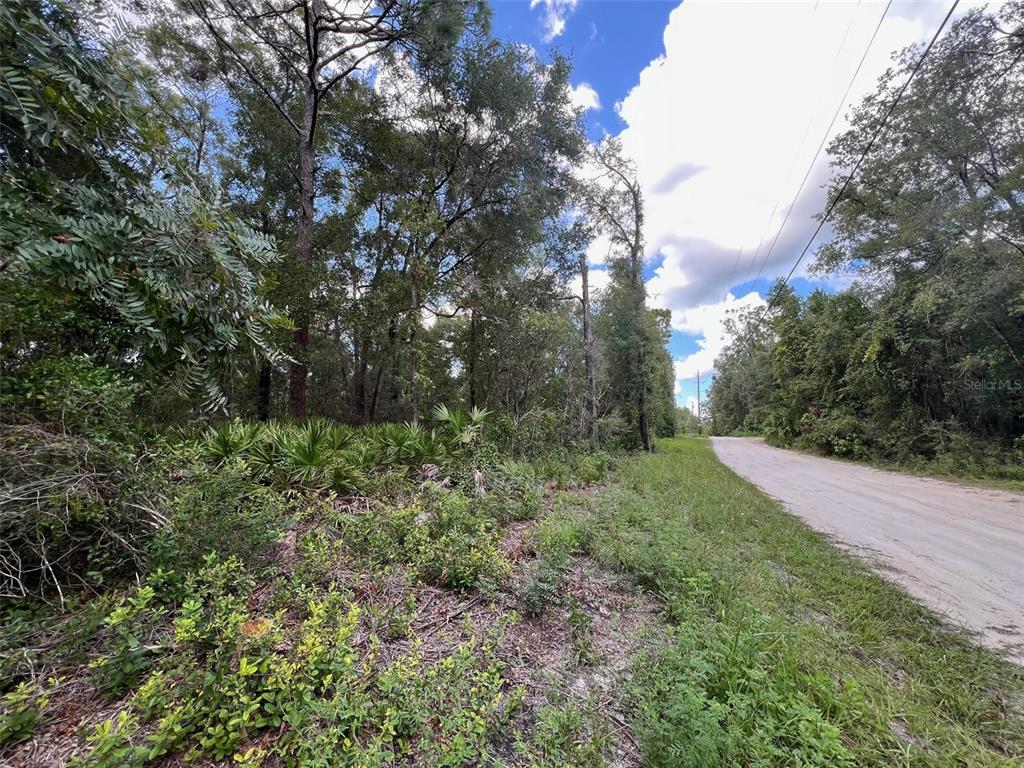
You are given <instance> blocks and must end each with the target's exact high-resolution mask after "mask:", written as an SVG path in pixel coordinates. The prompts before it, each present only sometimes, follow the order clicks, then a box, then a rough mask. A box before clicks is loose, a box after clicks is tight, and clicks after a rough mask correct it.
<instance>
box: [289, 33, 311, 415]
mask: <svg viewBox="0 0 1024 768" xmlns="http://www.w3.org/2000/svg"><path fill="white" fill-rule="evenodd" d="M314 51H315V49H314ZM314 55H315V54H314ZM300 128H301V134H300V136H299V229H298V236H297V237H296V240H295V261H296V262H297V263H298V267H299V272H300V275H301V277H300V284H301V285H302V286H303V287H305V286H306V284H307V282H308V281H307V273H308V271H309V269H310V268H311V267H312V266H313V215H314V210H315V208H314V204H315V195H316V190H315V185H316V147H315V146H314V143H313V139H314V134H315V132H316V92H315V91H314V90H313V84H312V83H311V82H307V83H306V88H305V91H304V93H303V99H302V124H301V126H300ZM308 301H309V296H308V295H305V296H302V297H301V302H300V304H299V306H298V307H297V308H296V310H295V317H294V318H293V320H294V322H295V336H294V339H295V355H294V357H295V362H293V363H292V364H291V367H290V370H289V372H288V415H289V416H291V417H292V418H293V419H304V418H306V379H307V377H308V369H307V367H306V360H307V352H308V348H309V322H310V317H309V315H310V311H309V306H308Z"/></svg>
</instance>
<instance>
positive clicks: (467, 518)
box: [415, 492, 510, 590]
mask: <svg viewBox="0 0 1024 768" xmlns="http://www.w3.org/2000/svg"><path fill="white" fill-rule="evenodd" d="M430 503H431V507H432V514H431V515H430V516H429V518H428V520H427V522H426V524H425V525H423V526H422V527H421V528H420V530H419V534H420V535H419V536H418V547H417V551H416V554H415V565H416V569H417V571H418V573H419V574H420V575H421V576H422V578H423V579H424V580H425V581H428V582H431V583H433V584H438V585H442V586H447V587H451V588H453V589H457V590H467V589H471V588H474V587H486V588H491V589H493V588H494V587H496V586H497V585H498V584H499V583H500V582H501V580H502V579H503V578H504V577H505V576H506V575H507V574H508V572H509V570H510V566H509V563H508V559H507V558H506V557H505V555H504V553H503V552H502V551H501V548H500V547H499V546H498V544H499V541H500V534H499V532H498V531H497V530H496V528H495V525H494V521H493V520H492V519H491V518H489V517H485V516H483V515H480V514H479V513H478V512H477V511H476V510H474V508H473V505H472V504H471V503H470V501H469V499H467V498H466V497H465V496H463V495H462V494H459V493H454V492H440V493H437V494H434V496H433V498H432V499H431V500H430Z"/></svg>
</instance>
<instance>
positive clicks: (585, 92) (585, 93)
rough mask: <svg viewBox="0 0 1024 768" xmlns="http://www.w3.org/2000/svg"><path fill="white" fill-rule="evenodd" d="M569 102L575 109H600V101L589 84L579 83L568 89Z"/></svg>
mask: <svg viewBox="0 0 1024 768" xmlns="http://www.w3.org/2000/svg"><path fill="white" fill-rule="evenodd" d="M569 100H570V101H571V102H572V105H573V106H574V107H576V108H577V109H583V110H587V109H595V110H596V109H600V108H601V99H600V97H599V96H598V95H597V91H595V90H594V87H593V86H592V85H591V84H590V83H580V84H579V85H573V86H570V87H569Z"/></svg>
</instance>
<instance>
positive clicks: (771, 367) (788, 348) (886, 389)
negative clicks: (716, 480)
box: [710, 2, 1024, 476]
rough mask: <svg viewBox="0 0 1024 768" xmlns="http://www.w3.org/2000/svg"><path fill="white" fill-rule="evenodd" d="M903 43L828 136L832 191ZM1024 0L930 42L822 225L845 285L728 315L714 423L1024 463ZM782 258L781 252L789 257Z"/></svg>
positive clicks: (902, 70)
mask: <svg viewBox="0 0 1024 768" xmlns="http://www.w3.org/2000/svg"><path fill="white" fill-rule="evenodd" d="M920 54H921V50H920V49H919V48H911V49H908V50H907V51H905V52H904V53H903V55H902V57H901V58H900V59H899V61H898V63H897V65H896V66H894V67H893V68H892V69H891V70H890V71H889V72H887V73H886V75H885V76H883V78H882V79H881V81H880V84H879V87H878V90H877V91H876V92H875V93H874V94H872V95H870V96H869V97H867V98H866V99H865V100H864V102H863V103H862V104H861V105H860V106H859V107H858V108H857V109H855V110H854V112H853V115H852V123H851V127H850V129H849V130H848V131H847V132H845V133H844V134H842V135H840V136H839V137H837V138H836V139H835V140H834V141H833V142H832V143H831V145H830V148H829V149H830V152H831V155H832V162H833V167H834V176H833V180H832V182H831V186H830V190H829V195H830V201H831V200H833V199H834V198H835V196H836V195H838V194H839V193H840V188H841V186H842V183H843V181H844V180H845V178H846V176H847V174H848V173H849V171H850V169H851V168H853V167H854V165H855V162H856V160H857V158H858V157H859V156H860V154H861V153H862V152H863V151H864V149H865V148H866V147H867V146H868V145H869V141H870V137H871V136H872V135H873V134H874V132H875V130H876V128H877V127H878V122H879V120H881V119H882V115H883V114H884V112H885V111H886V110H887V109H888V107H889V105H890V104H891V103H892V99H893V98H894V97H895V94H896V92H897V90H898V89H899V88H900V86H901V85H902V84H903V83H904V82H905V81H906V79H907V77H908V75H909V72H910V69H911V68H912V67H913V65H914V63H915V62H916V61H917V60H918V58H919V57H920ZM1022 105H1024V4H1022V3H1020V2H1015V3H1010V4H1008V5H1007V6H1005V7H1004V8H1003V9H1002V10H1001V11H999V12H998V13H992V12H986V11H984V10H974V11H971V12H970V13H968V14H966V15H965V16H964V17H962V18H961V19H959V20H958V21H957V22H955V23H954V24H953V26H952V28H951V30H950V32H949V33H948V34H946V35H945V36H944V37H943V38H942V39H941V40H940V41H939V42H938V44H937V46H936V48H935V49H934V50H933V51H932V53H931V55H930V57H929V58H928V59H927V61H926V63H925V64H924V66H923V68H922V69H921V71H920V72H919V73H918V74H917V76H916V78H915V79H914V80H913V83H912V85H911V86H910V88H909V89H908V90H907V92H906V93H905V94H904V95H903V98H902V99H901V101H900V102H899V106H898V108H897V109H896V111H895V112H894V113H893V115H892V116H891V117H890V119H889V120H888V123H887V125H886V127H885V129H884V130H883V131H882V133H881V134H880V136H879V139H878V140H877V141H876V143H875V144H874V146H873V147H872V148H871V150H870V152H869V153H868V154H867V157H866V159H865V161H864V162H863V163H862V165H861V166H860V168H859V170H858V171H857V173H856V175H855V176H854V178H853V180H852V182H851V184H850V185H849V187H848V188H847V189H846V191H845V192H844V193H843V194H842V197H841V199H840V201H839V203H838V206H837V207H836V210H835V213H834V214H833V216H832V217H831V219H830V221H831V223H832V226H833V228H834V238H833V239H832V241H831V242H829V243H828V244H827V245H825V246H824V247H822V248H821V249H820V250H819V251H818V254H817V261H816V263H815V267H814V269H815V270H816V271H817V272H818V273H819V274H826V275H828V274H843V273H847V272H852V273H853V274H854V276H855V281H854V283H853V285H852V287H850V288H848V289H846V290H843V291H841V292H839V293H836V294H834V295H827V294H825V293H823V292H820V291H818V292H815V293H813V294H812V295H810V296H808V297H806V298H800V297H798V296H797V295H795V294H794V292H793V291H792V290H791V289H790V288H789V287H788V286H782V285H781V284H780V285H777V286H776V287H775V289H774V292H773V293H774V295H775V300H774V302H773V303H772V308H771V311H770V312H769V313H767V314H764V313H763V312H762V310H760V309H758V310H753V311H749V312H745V313H743V314H741V315H739V316H737V317H735V318H733V320H732V330H733V331H734V332H735V334H736V337H735V341H734V343H733V344H732V345H731V346H730V347H728V348H727V349H726V351H725V352H724V353H723V354H722V356H721V357H720V358H719V359H718V361H717V363H716V367H717V370H718V378H717V379H716V380H715V382H714V385H713V386H712V388H711V390H710V411H711V416H712V419H713V423H714V429H716V430H717V431H718V432H720V433H729V432H734V431H753V432H760V433H762V434H764V435H765V437H766V438H768V439H770V440H773V441H776V442H778V443H781V444H785V445H797V446H800V447H806V448H812V449H815V450H818V451H821V452H824V453H827V454H836V455H842V456H852V457H860V458H877V459H884V460H889V461H896V462H904V463H916V462H922V461H930V462H936V461H937V462H938V463H939V465H940V466H941V467H943V468H947V469H949V470H952V471H967V472H971V471H984V472H994V473H996V474H1002V475H1007V476H1017V475H1020V474H1021V473H1022V472H1024V470H1022V468H1021V467H1022V464H1024V437H1022V435H1024V119H1022ZM794 257H795V254H794Z"/></svg>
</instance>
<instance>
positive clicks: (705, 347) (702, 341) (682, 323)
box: [672, 291, 766, 381]
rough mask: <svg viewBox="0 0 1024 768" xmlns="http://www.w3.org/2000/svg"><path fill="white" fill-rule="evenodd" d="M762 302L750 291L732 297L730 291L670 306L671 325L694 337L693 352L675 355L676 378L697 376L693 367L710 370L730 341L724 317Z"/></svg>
mask: <svg viewBox="0 0 1024 768" xmlns="http://www.w3.org/2000/svg"><path fill="white" fill-rule="evenodd" d="M765 303H766V302H765V300H764V299H763V298H761V297H760V296H759V295H758V294H757V293H755V292H754V291H751V292H750V293H747V294H746V295H745V296H740V297H736V296H733V295H732V294H731V293H730V294H728V296H726V298H725V299H724V300H723V301H718V302H715V303H712V304H701V305H699V306H695V307H690V308H688V309H682V310H674V311H673V312H672V327H673V328H674V329H675V330H677V331H681V332H683V333H687V334H691V335H693V336H695V337H696V341H697V351H696V352H693V353H691V354H689V355H686V356H685V357H680V358H676V360H675V369H676V379H677V381H689V380H690V379H693V378H695V377H696V376H697V371H701V373H702V375H703V374H704V373H708V372H710V371H711V370H712V369H713V368H714V366H715V358H716V357H718V355H719V354H721V352H722V350H723V349H724V348H725V347H726V345H728V344H729V342H731V341H732V336H731V335H730V334H728V333H727V331H726V327H725V323H726V320H727V319H728V318H729V317H730V316H735V314H736V313H737V312H739V311H740V310H744V309H750V308H751V307H761V306H764V305H765Z"/></svg>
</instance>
